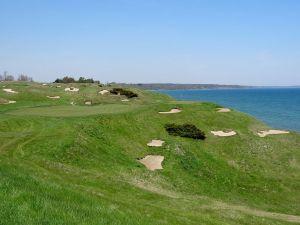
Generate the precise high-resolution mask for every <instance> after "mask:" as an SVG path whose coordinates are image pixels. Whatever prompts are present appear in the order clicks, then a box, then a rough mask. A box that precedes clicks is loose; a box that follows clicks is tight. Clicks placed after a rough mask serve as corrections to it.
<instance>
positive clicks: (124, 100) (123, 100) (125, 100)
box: [121, 99, 129, 102]
mask: <svg viewBox="0 0 300 225" xmlns="http://www.w3.org/2000/svg"><path fill="white" fill-rule="evenodd" d="M121 101H122V102H129V100H128V99H122V100H121Z"/></svg>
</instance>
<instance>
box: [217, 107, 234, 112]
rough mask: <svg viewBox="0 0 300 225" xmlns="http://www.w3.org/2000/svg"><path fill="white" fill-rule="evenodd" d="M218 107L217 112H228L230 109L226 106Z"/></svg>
mask: <svg viewBox="0 0 300 225" xmlns="http://www.w3.org/2000/svg"><path fill="white" fill-rule="evenodd" d="M217 109H218V111H217V112H222V113H223V112H230V111H231V110H230V109H228V108H217Z"/></svg>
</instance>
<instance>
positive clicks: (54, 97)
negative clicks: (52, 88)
mask: <svg viewBox="0 0 300 225" xmlns="http://www.w3.org/2000/svg"><path fill="white" fill-rule="evenodd" d="M47 98H51V99H59V98H60V96H47Z"/></svg>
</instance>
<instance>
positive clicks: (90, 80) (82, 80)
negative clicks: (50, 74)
mask: <svg viewBox="0 0 300 225" xmlns="http://www.w3.org/2000/svg"><path fill="white" fill-rule="evenodd" d="M54 83H65V84H66V83H97V84H100V81H97V80H94V79H93V78H84V77H79V79H78V80H75V79H74V78H73V77H68V76H65V77H64V78H62V79H60V78H57V79H56V80H55V81H54Z"/></svg>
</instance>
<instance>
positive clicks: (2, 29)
mask: <svg viewBox="0 0 300 225" xmlns="http://www.w3.org/2000/svg"><path fill="white" fill-rule="evenodd" d="M3 71H8V72H9V73H12V74H19V73H25V74H28V75H30V76H33V78H34V79H35V80H38V81H53V80H54V79H55V78H56V77H62V76H63V75H71V76H74V77H79V76H88V77H94V78H96V79H99V80H101V81H103V82H106V81H117V82H172V83H219V84H247V85H300V1H298V0H248V1H246V0H243V1H242V0H180V1H179V0H81V1H79V0H44V1H42V0H26V1H25V0H19V1H17V0H0V73H2V72H3Z"/></svg>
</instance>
